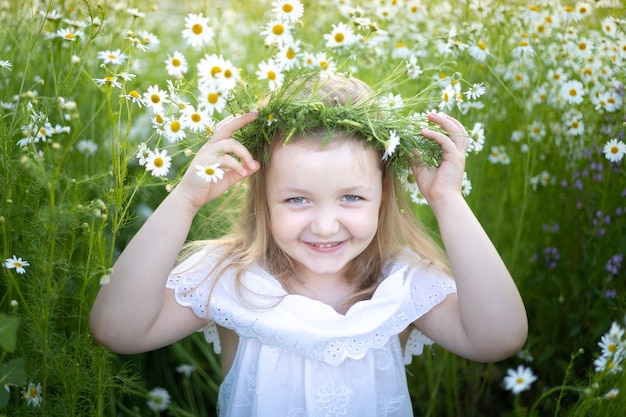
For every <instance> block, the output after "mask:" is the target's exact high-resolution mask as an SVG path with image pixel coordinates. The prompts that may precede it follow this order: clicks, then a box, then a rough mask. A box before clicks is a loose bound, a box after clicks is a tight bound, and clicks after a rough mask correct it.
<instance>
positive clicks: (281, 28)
mask: <svg viewBox="0 0 626 417" xmlns="http://www.w3.org/2000/svg"><path fill="white" fill-rule="evenodd" d="M284 32H285V27H284V26H283V25H281V24H280V23H278V24H276V25H274V27H273V28H272V33H273V34H274V35H282V34H283V33H284Z"/></svg>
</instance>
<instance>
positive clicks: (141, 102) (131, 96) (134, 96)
mask: <svg viewBox="0 0 626 417" xmlns="http://www.w3.org/2000/svg"><path fill="white" fill-rule="evenodd" d="M120 97H121V98H125V99H126V100H129V101H130V102H131V103H135V104H136V105H137V106H139V107H140V108H141V107H143V106H146V105H147V103H146V100H145V99H144V98H143V97H141V94H139V93H138V92H137V91H136V90H132V91H130V92H129V93H128V94H121V95H120Z"/></svg>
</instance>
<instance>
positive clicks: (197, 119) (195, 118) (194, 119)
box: [191, 113, 202, 123]
mask: <svg viewBox="0 0 626 417" xmlns="http://www.w3.org/2000/svg"><path fill="white" fill-rule="evenodd" d="M200 120H202V116H200V115H199V114H198V113H194V114H192V115H191V121H192V122H194V123H198V122H200Z"/></svg>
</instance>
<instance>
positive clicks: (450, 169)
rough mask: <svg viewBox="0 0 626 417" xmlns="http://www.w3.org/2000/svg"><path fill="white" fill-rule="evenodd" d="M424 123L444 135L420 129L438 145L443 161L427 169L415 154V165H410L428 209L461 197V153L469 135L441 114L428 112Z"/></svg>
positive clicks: (465, 147) (462, 157)
mask: <svg viewBox="0 0 626 417" xmlns="http://www.w3.org/2000/svg"><path fill="white" fill-rule="evenodd" d="M428 120H430V121H431V122H433V123H437V124H438V125H440V126H441V127H442V128H443V129H444V131H446V132H448V134H447V135H446V134H444V133H440V132H437V131H434V130H430V129H423V130H422V132H421V133H422V135H423V136H424V137H426V138H429V139H432V140H434V141H435V142H437V143H438V144H440V145H441V147H442V149H443V160H442V162H441V165H440V166H439V167H427V166H426V165H425V164H424V162H422V160H421V158H420V157H419V154H418V153H417V151H416V155H417V157H418V162H417V163H416V164H415V165H412V166H411V169H412V170H413V174H414V175H415V178H416V180H417V185H418V186H419V189H420V192H421V193H422V195H423V196H424V198H425V199H426V201H428V203H429V205H430V206H431V207H433V206H436V205H437V204H439V203H440V202H441V201H442V200H445V199H446V198H448V197H450V196H456V195H460V194H461V184H462V183H463V174H464V172H465V154H466V152H467V148H468V146H469V135H468V133H467V131H466V130H465V128H464V127H463V125H462V124H461V122H459V121H458V120H456V119H455V118H453V117H452V116H448V115H446V114H442V113H431V114H429V115H428Z"/></svg>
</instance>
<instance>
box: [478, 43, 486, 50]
mask: <svg viewBox="0 0 626 417" xmlns="http://www.w3.org/2000/svg"><path fill="white" fill-rule="evenodd" d="M476 46H478V47H479V48H480V49H482V50H483V51H485V50H486V49H487V45H486V44H485V42H478V43H477V44H476Z"/></svg>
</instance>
